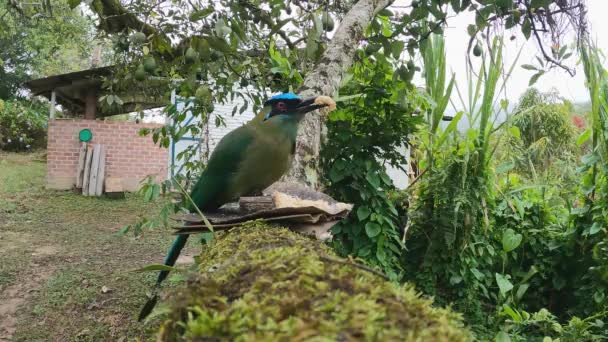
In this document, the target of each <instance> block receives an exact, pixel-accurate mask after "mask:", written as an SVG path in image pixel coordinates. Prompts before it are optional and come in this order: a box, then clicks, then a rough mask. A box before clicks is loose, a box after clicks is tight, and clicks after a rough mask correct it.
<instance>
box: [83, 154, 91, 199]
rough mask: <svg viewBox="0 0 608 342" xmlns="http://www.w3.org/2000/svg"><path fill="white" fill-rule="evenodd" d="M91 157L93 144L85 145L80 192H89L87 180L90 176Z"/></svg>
mask: <svg viewBox="0 0 608 342" xmlns="http://www.w3.org/2000/svg"><path fill="white" fill-rule="evenodd" d="M91 159H93V146H91V145H87V157H86V158H85V160H84V175H83V177H82V194H83V195H85V196H87V195H88V194H89V180H90V177H91Z"/></svg>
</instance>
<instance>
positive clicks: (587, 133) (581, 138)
mask: <svg viewBox="0 0 608 342" xmlns="http://www.w3.org/2000/svg"><path fill="white" fill-rule="evenodd" d="M590 137H591V128H588V129H586V130H585V131H584V132H583V133H582V134H581V135H580V136H579V137H578V138H577V139H576V146H581V145H582V144H584V143H585V141H587V140H589V138H590Z"/></svg>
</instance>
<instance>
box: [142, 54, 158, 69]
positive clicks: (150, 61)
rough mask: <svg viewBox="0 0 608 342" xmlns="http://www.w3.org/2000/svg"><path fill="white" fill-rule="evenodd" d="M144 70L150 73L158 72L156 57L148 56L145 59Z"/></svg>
mask: <svg viewBox="0 0 608 342" xmlns="http://www.w3.org/2000/svg"><path fill="white" fill-rule="evenodd" d="M144 70H145V71H146V72H149V73H152V72H154V70H156V61H155V60H154V57H152V56H148V57H146V58H145V59H144Z"/></svg>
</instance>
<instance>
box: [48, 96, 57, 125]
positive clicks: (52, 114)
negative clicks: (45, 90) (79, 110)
mask: <svg viewBox="0 0 608 342" xmlns="http://www.w3.org/2000/svg"><path fill="white" fill-rule="evenodd" d="M56 102H57V99H56V94H55V89H53V91H51V108H50V111H49V119H50V120H55V104H56Z"/></svg>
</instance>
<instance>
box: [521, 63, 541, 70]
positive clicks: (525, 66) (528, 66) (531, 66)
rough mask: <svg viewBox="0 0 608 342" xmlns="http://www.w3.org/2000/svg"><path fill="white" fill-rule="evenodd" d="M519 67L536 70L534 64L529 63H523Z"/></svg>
mask: <svg viewBox="0 0 608 342" xmlns="http://www.w3.org/2000/svg"><path fill="white" fill-rule="evenodd" d="M521 67H522V68H524V69H526V70H538V68H537V67H535V66H534V65H531V64H523V65H522V66H521Z"/></svg>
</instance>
